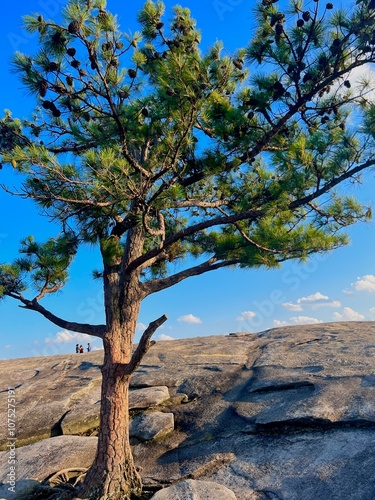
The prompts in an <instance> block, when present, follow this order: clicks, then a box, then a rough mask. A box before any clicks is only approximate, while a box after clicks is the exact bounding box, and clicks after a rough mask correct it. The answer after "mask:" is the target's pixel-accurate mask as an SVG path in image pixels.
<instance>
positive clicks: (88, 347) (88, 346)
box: [87, 342, 91, 352]
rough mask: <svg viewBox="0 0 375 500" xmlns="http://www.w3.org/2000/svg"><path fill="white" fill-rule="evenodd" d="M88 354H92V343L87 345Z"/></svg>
mask: <svg viewBox="0 0 375 500" xmlns="http://www.w3.org/2000/svg"><path fill="white" fill-rule="evenodd" d="M87 352H91V344H90V342H89V343H88V344H87Z"/></svg>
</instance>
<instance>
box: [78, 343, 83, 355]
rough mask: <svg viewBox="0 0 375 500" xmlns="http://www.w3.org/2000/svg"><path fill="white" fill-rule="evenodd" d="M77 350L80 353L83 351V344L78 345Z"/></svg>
mask: <svg viewBox="0 0 375 500" xmlns="http://www.w3.org/2000/svg"><path fill="white" fill-rule="evenodd" d="M79 352H80V354H82V353H83V345H80V346H79Z"/></svg>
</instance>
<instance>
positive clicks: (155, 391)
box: [129, 386, 170, 410]
mask: <svg viewBox="0 0 375 500" xmlns="http://www.w3.org/2000/svg"><path fill="white" fill-rule="evenodd" d="M169 397H170V396H169V390H168V387H166V386H161V387H146V388H144V389H136V390H134V391H130V393H129V409H130V410H135V409H145V408H150V407H152V406H158V405H160V404H162V403H164V401H167V400H168V399H169Z"/></svg>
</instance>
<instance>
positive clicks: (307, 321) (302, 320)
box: [290, 316, 323, 325]
mask: <svg viewBox="0 0 375 500" xmlns="http://www.w3.org/2000/svg"><path fill="white" fill-rule="evenodd" d="M290 321H291V323H292V324H293V325H314V324H316V323H323V321H322V320H320V319H317V318H310V317H309V316H293V317H292V318H290Z"/></svg>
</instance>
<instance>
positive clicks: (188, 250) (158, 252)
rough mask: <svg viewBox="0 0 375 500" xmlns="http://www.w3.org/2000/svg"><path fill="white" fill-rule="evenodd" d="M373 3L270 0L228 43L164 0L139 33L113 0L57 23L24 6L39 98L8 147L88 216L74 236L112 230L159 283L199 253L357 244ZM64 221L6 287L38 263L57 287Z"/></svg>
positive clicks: (228, 257) (103, 239) (6, 139)
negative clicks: (352, 188)
mask: <svg viewBox="0 0 375 500" xmlns="http://www.w3.org/2000/svg"><path fill="white" fill-rule="evenodd" d="M366 5H367V3H366V2H359V4H358V6H357V7H355V8H354V9H352V10H351V11H344V10H335V9H333V10H332V11H331V9H328V10H325V9H323V10H322V8H321V6H319V2H314V3H311V4H309V5H307V4H306V5H304V4H303V2H302V1H300V0H298V1H294V2H292V4H291V6H290V10H289V11H284V10H283V9H282V6H281V5H279V4H278V3H276V2H274V3H272V2H262V3H259V4H258V6H257V9H256V19H257V22H258V28H257V30H256V31H255V34H254V36H253V39H252V40H251V41H250V43H249V45H248V46H247V47H243V48H240V49H238V50H237V51H236V52H235V53H234V54H229V53H228V52H227V51H225V50H223V44H222V43H221V42H216V43H215V44H214V45H213V46H212V47H211V48H209V49H208V50H207V52H206V53H205V54H204V53H202V52H201V50H200V40H201V34H200V32H199V31H198V30H197V28H196V22H195V20H194V19H193V18H192V17H191V14H190V11H189V9H186V8H183V7H181V6H176V7H175V8H174V9H173V13H172V15H170V14H168V16H166V17H165V16H164V14H165V12H164V11H165V7H164V4H163V3H162V2H153V1H151V0H148V1H146V3H145V4H144V6H143V8H142V9H141V10H140V12H139V14H138V21H139V24H140V31H138V32H136V33H133V34H124V33H123V32H122V31H121V30H120V29H119V26H118V23H117V19H116V16H115V15H113V14H112V13H111V12H109V11H108V10H107V9H106V5H105V2H104V1H100V0H96V1H91V2H87V1H83V0H70V1H68V2H67V5H66V8H65V9H64V10H63V17H62V22H61V24H60V25H59V24H56V23H55V22H54V21H51V20H48V19H45V18H43V16H41V15H40V14H38V13H35V14H31V15H27V16H25V17H24V24H25V27H26V29H27V30H28V31H29V32H30V33H37V35H38V37H39V47H40V48H39V51H38V52H37V53H36V54H34V55H28V54H22V53H16V54H15V55H14V57H13V61H12V65H13V69H14V71H15V72H17V73H18V74H19V76H20V79H21V81H22V83H23V85H24V87H25V88H26V89H27V90H28V92H30V93H31V94H32V95H33V96H35V99H36V104H37V108H36V111H35V114H34V116H33V117H32V119H30V120H15V119H13V117H12V116H11V113H10V112H7V113H6V114H5V116H4V118H3V119H2V120H1V122H0V153H1V155H2V162H3V163H5V164H10V165H12V168H14V169H16V171H17V172H19V173H21V174H22V175H23V176H24V182H23V185H22V191H21V193H22V195H23V196H25V197H29V198H32V199H34V200H35V201H36V202H37V203H38V204H39V205H40V206H41V207H42V208H43V210H44V211H45V212H46V213H47V215H48V216H50V217H51V218H53V219H54V220H55V221H59V222H60V223H61V226H62V229H63V234H65V231H66V228H68V227H71V228H74V233H75V234H76V235H77V237H74V242H75V243H74V245H73V246H72V247H71V248H73V249H74V252H75V251H76V246H77V244H78V242H89V243H95V244H96V243H99V244H100V247H101V251H102V256H103V265H104V268H106V267H108V266H109V267H110V268H115V269H116V270H117V271H116V272H118V273H119V279H120V280H121V279H125V278H124V277H122V278H121V276H120V275H121V273H126V272H128V271H127V269H128V268H127V266H128V265H129V269H133V268H132V265H134V269H133V271H134V270H135V269H137V270H138V271H137V272H139V274H140V275H141V276H142V277H143V278H142V279H143V280H144V281H145V283H146V282H147V280H151V281H152V280H154V279H156V278H159V279H160V280H162V281H160V288H162V287H165V286H170V284H169V283H171V284H173V283H172V282H173V280H171V281H167V279H168V278H170V277H171V276H174V274H173V273H176V272H177V271H176V269H181V263H182V261H183V260H184V259H186V258H187V257H189V256H191V257H194V258H199V257H203V256H207V258H208V259H211V260H209V262H215V265H216V266H218V267H220V266H226V265H240V266H242V267H254V266H261V265H265V266H267V267H272V266H277V265H279V263H280V262H282V261H284V260H287V259H292V258H297V259H305V258H307V256H308V255H309V254H310V253H312V252H319V251H326V250H329V249H332V248H335V247H337V246H339V245H342V244H345V243H346V237H345V236H342V235H341V234H340V233H339V230H340V229H341V228H345V227H347V226H348V225H350V224H353V223H355V222H356V221H358V220H366V219H367V218H368V216H369V215H370V212H369V210H368V209H367V208H366V207H362V206H361V205H360V204H359V203H358V202H356V201H355V200H354V199H353V198H351V197H350V196H343V195H340V192H339V190H338V186H339V185H340V183H342V182H344V181H346V180H353V179H355V180H356V179H357V176H358V175H359V173H360V172H361V170H364V169H365V168H367V167H370V166H372V165H373V163H374V160H373V148H374V134H375V126H374V123H375V118H374V117H375V111H374V105H373V104H372V103H371V101H370V99H369V92H370V90H371V89H372V88H373V82H372V81H371V79H369V78H365V77H362V79H361V80H360V81H359V83H357V84H354V81H351V80H352V76H351V75H352V74H353V73H354V72H355V71H357V70H358V69H360V68H362V67H365V66H366V65H367V64H368V63H371V62H375V38H374V36H373V28H374V24H375V20H374V16H375V12H374V11H373V10H370V12H368V9H367V10H366ZM167 19H168V20H167ZM259 65H261V66H259ZM249 75H250V76H249ZM353 111H354V113H355V114H354V117H355V120H354V121H353V120H352V123H355V126H353V125H352V126H351V127H350V129H349V127H348V126H347V121H348V119H349V117H350V114H351V113H353ZM357 124H358V125H357ZM333 189H336V191H335V192H333ZM21 193H20V194H21ZM134 234H138V236H137V238H138V240H137V242H138V243H137V245H138V246H137V251H135V250H134V249H133V247H132V241H133V238H135V236H134ZM139 234H140V235H141V236H139ZM70 237H71V236H70ZM61 238H62V239H61ZM61 238H60V237H59V238H58V239H56V240H50V241H49V242H47V243H46V244H45V246H43V245H42V246H41V245H37V246H35V243H34V242H32V241H31V240H27V241H26V240H25V241H24V242H23V246H22V250H21V253H22V254H23V255H22V258H20V259H19V260H18V261H16V262H15V263H14V265H13V266H14V267H11V268H9V269H7V270H5V268H3V271H2V272H3V276H4V280H5V281H4V282H3V284H2V285H1V286H2V293H3V294H6V293H7V292H6V290H8V292H9V291H10V290H11V289H12V290H17V287H18V286H19V283H20V282H19V281H17V280H21V277H22V279H23V277H25V276H26V277H27V280H28V281H29V282H31V283H32V285H33V287H34V288H36V289H37V290H39V293H46V291H52V290H53V289H55V288H56V289H58V288H60V287H61V286H62V285H63V283H65V281H66V277H67V269H68V265H69V262H70V260H71V255H70V254H69V252H68V251H67V250H68V249H67V247H66V246H64V245H66V241H67V240H66V236H64V237H61ZM64 238H65V239H64ZM33 245H34V246H33ZM26 250H27V251H26ZM74 252H73V253H74ZM134 255H135V256H134ZM132 259H133V261H135V262H136V263H137V264H132V263H131V261H132ZM189 262H190V261H189ZM121 264H122V265H121ZM138 266H139V267H138ZM192 269H193V270H192V271H191V273H190V274H189V272H188V271H186V276H185V275H184V277H187V276H188V275H192V274H194V272H195V271H194V266H193V268H192ZM206 270H210V265H209V264H207V269H206ZM133 271H132V272H133ZM129 272H130V271H129ZM4 273H5V274H4ZM12 273H13V275H12ZM14 273H16V274H14ZM17 273H19V274H18V275H17ZM5 276H8V278H7V279H8V281H6V279H5ZM12 276H13V277H12ZM96 277H98V278H103V277H104V274H103V272H102V271H98V272H97V274H96ZM163 279H164V281H163ZM175 279H176V280H177V278H175ZM27 280H26V281H27ZM21 281H22V280H21ZM46 282H48V284H47V285H43V283H46ZM158 283H159V282H158ZM167 283H168V284H167ZM158 286H159V285H158ZM7 287H8V288H7ZM42 290H43V292H42ZM9 293H13V292H9ZM20 293H21V292H20Z"/></svg>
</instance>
